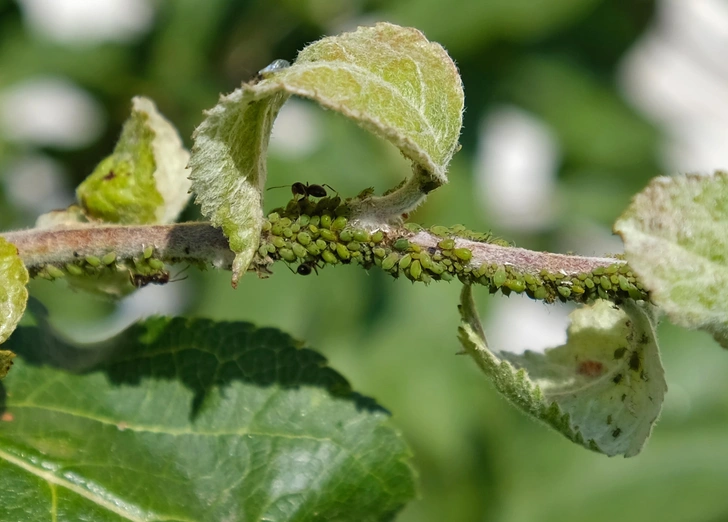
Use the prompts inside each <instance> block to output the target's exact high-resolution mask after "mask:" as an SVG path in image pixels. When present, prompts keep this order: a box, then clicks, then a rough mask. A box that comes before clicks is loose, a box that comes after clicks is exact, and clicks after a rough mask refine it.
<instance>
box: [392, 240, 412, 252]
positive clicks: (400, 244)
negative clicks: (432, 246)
mask: <svg viewBox="0 0 728 522" xmlns="http://www.w3.org/2000/svg"><path fill="white" fill-rule="evenodd" d="M392 247H393V248H394V249H395V250H399V251H400V252H404V251H406V250H407V249H408V248H409V247H410V242H409V240H407V239H405V238H403V237H401V238H399V239H398V240H397V241H395V242H394V245H392Z"/></svg>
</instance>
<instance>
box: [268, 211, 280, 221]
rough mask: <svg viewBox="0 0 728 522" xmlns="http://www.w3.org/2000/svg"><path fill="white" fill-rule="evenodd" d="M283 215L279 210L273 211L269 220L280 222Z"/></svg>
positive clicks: (269, 215)
mask: <svg viewBox="0 0 728 522" xmlns="http://www.w3.org/2000/svg"><path fill="white" fill-rule="evenodd" d="M280 219H281V216H280V215H279V214H278V212H271V213H270V214H268V221H270V222H271V223H278V221H280Z"/></svg>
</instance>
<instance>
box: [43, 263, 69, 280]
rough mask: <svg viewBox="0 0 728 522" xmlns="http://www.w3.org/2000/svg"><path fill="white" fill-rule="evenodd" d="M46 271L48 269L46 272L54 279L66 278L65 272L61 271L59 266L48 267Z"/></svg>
mask: <svg viewBox="0 0 728 522" xmlns="http://www.w3.org/2000/svg"><path fill="white" fill-rule="evenodd" d="M45 269H46V272H48V275H49V276H51V277H52V278H53V279H59V278H61V277H65V276H66V274H65V273H64V272H63V270H61V269H60V268H58V267H57V266H53V265H46V267H45Z"/></svg>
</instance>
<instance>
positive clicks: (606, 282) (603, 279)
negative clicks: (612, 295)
mask: <svg viewBox="0 0 728 522" xmlns="http://www.w3.org/2000/svg"><path fill="white" fill-rule="evenodd" d="M599 284H600V285H601V287H602V288H604V289H605V290H611V289H612V282H611V281H610V280H609V278H608V277H607V276H602V277H600V278H599Z"/></svg>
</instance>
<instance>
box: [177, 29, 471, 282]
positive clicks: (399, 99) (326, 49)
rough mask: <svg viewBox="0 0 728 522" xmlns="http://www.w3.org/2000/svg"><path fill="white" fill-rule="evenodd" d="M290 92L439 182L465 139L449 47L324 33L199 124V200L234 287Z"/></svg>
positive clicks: (381, 32)
mask: <svg viewBox="0 0 728 522" xmlns="http://www.w3.org/2000/svg"><path fill="white" fill-rule="evenodd" d="M292 94H295V95H298V96H303V97H306V98H310V99H312V100H314V101H316V102H317V103H319V104H320V105H322V106H323V107H325V108H328V109H331V110H334V111H337V112H339V113H341V114H343V115H344V116H346V117H348V118H350V119H352V120H354V121H355V122H356V123H357V124H359V125H361V126H362V127H364V128H365V129H367V130H369V131H370V132H372V133H374V134H376V135H378V136H380V137H382V138H384V139H386V140H388V141H390V142H391V143H392V144H394V145H395V146H396V147H398V148H399V149H400V151H401V152H402V154H404V156H406V157H408V158H410V159H411V160H412V161H413V165H414V167H415V168H416V170H417V171H418V172H424V173H425V175H426V176H429V177H431V178H432V180H433V183H435V185H440V184H442V183H444V182H445V181H446V180H447V178H446V171H447V165H448V163H449V162H450V159H451V158H452V155H453V154H454V153H455V151H456V149H457V146H458V137H459V135H460V127H461V125H462V111H463V105H464V96H463V90H462V82H461V80H460V76H459V74H458V71H457V68H456V67H455V64H454V63H453V61H452V59H451V58H450V57H449V56H448V54H447V52H446V51H445V50H444V49H443V48H442V47H441V46H440V45H438V44H436V43H432V42H429V41H427V39H426V38H425V37H424V35H423V34H422V33H421V32H419V31H417V30H416V29H411V28H403V27H399V26H396V25H392V24H387V23H379V24H377V25H375V26H374V27H361V28H359V29H357V30H356V31H354V32H351V33H345V34H342V35H339V36H333V37H328V38H324V39H322V40H319V41H318V42H315V43H313V44H311V45H309V46H307V47H306V48H305V49H303V50H302V51H301V52H300V54H299V55H298V58H297V59H296V63H295V64H293V65H292V66H290V67H287V68H281V69H276V70H275V71H274V72H270V73H268V74H266V75H265V76H264V77H263V78H262V79H261V78H258V79H255V80H253V81H252V82H250V83H247V84H243V85H242V86H241V87H240V88H239V89H237V90H236V91H234V92H233V93H231V94H229V95H227V96H223V97H222V98H221V99H220V102H219V103H218V105H217V106H216V107H214V108H213V109H212V110H210V111H208V112H207V118H206V119H205V121H204V122H203V123H202V124H201V125H200V126H199V127H198V128H197V130H196V131H195V135H194V140H195V145H194V147H193V149H192V157H191V160H190V167H191V169H192V175H191V179H192V190H193V191H194V192H195V193H196V201H197V202H198V203H199V204H200V206H201V208H202V212H203V214H204V215H206V216H207V217H209V218H210V220H211V221H212V222H213V224H215V225H216V226H219V227H221V228H222V230H223V232H224V233H225V235H226V236H227V237H228V239H229V240H230V246H231V249H232V250H233V252H235V253H236V260H235V262H234V264H233V285H235V284H236V282H237V280H238V279H239V278H240V276H241V275H242V274H243V273H244V272H245V270H247V268H248V266H249V264H250V261H251V260H252V257H253V255H254V253H255V251H256V250H257V248H258V238H259V232H260V226H261V224H262V221H263V211H262V199H263V198H262V191H263V188H264V186H265V182H266V167H265V157H266V153H267V148H268V140H269V137H270V132H271V129H272V125H273V120H274V119H275V117H276V115H277V114H278V111H279V110H280V108H281V106H282V105H283V103H284V102H285V101H286V99H287V98H288V97H289V96H290V95H292Z"/></svg>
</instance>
